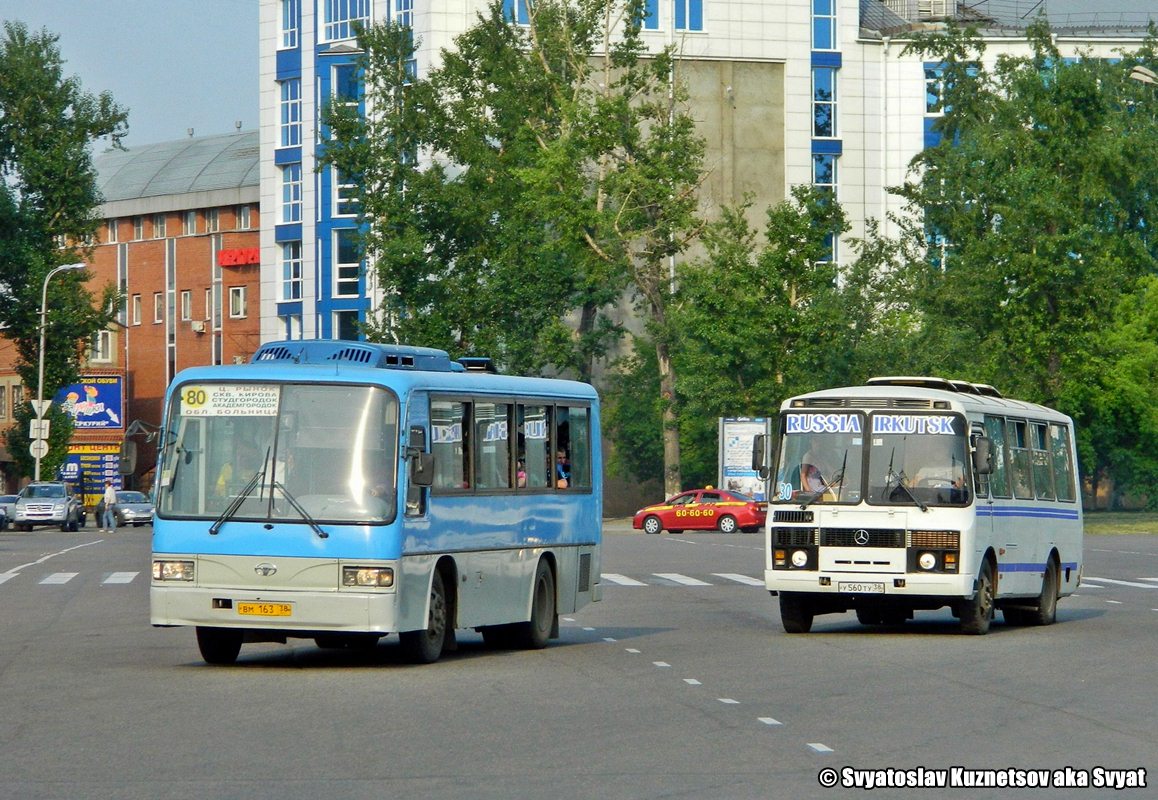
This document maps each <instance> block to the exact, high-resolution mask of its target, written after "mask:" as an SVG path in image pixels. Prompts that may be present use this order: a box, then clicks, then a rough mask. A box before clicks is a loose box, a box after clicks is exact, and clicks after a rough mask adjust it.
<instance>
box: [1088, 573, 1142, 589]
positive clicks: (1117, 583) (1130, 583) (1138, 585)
mask: <svg viewBox="0 0 1158 800" xmlns="http://www.w3.org/2000/svg"><path fill="white" fill-rule="evenodd" d="M1086 581H1098V582H1099V583H1112V584H1114V585H1115V586H1133V587H1135V588H1137V589H1158V586H1154V585H1153V584H1149V583H1138V582H1137V581H1116V580H1114V579H1113V578H1095V577H1093V576H1091V575H1083V576H1082V583H1085V582H1086Z"/></svg>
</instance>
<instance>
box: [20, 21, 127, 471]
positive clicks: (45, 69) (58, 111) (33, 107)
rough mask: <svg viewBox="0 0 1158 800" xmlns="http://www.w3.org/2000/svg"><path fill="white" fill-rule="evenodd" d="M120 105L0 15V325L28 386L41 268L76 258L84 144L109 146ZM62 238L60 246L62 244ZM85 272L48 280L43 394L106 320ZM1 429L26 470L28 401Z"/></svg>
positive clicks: (69, 372)
mask: <svg viewBox="0 0 1158 800" xmlns="http://www.w3.org/2000/svg"><path fill="white" fill-rule="evenodd" d="M126 119H127V115H126V112H125V111H124V110H122V109H120V108H119V107H117V105H116V104H115V103H114V102H113V100H112V97H111V96H110V95H109V94H108V93H107V92H104V93H101V94H99V95H92V94H89V93H86V92H85V91H84V90H83V89H82V88H81V84H80V81H79V80H78V79H77V78H75V77H65V76H64V71H63V61H62V60H61V56H60V51H59V48H58V47H57V37H56V36H55V35H53V34H50V33H48V32H47V31H41V32H39V33H30V32H29V31H28V29H27V28H26V27H25V26H24V25H23V24H22V23H19V22H6V23H4V37H3V39H2V40H0V328H3V329H4V336H5V337H6V338H8V339H10V340H12V342H13V343H14V344H15V346H16V351H17V353H18V355H19V359H20V363H19V364H18V365H17V370H18V372H19V374H20V377H21V380H22V382H23V384H24V386H25V388H26V390H28V391H33V392H34V391H35V387H36V385H37V363H38V360H39V330H40V305H41V291H42V288H43V283H44V279H45V277H46V276H47V275H48V273H49V271H50V270H52V269H54V268H55V267H57V266H59V265H61V264H68V263H76V262H79V261H83V260H84V255H85V250H84V249H83V247H82V246H80V245H79V243H81V242H84V241H85V240H86V239H87V238H88V237H90V236H91V235H92V234H93V233H94V232H95V230H96V226H97V223H98V219H97V216H96V212H95V209H96V206H97V205H98V204H99V202H100V198H99V196H98V192H97V188H96V173H95V170H94V168H93V165H92V158H91V155H90V152H89V148H90V146H91V145H92V143H93V142H94V141H95V140H97V139H99V138H102V137H106V136H107V137H110V139H111V140H112V142H113V143H114V144H116V143H118V142H119V140H120V138H121V137H122V136H123V135H124V134H125V132H126V131H127V126H126ZM62 242H63V243H65V244H63V245H62V244H61V243H62ZM84 275H85V273H83V272H66V273H63V274H61V275H60V276H59V277H57V278H54V279H53V280H52V281H51V283H50V285H49V288H48V298H49V299H48V304H47V308H48V310H49V313H48V315H47V320H46V322H47V325H46V331H47V334H48V335H47V336H46V337H45V353H44V362H45V369H44V394H45V397H46V399H51V398H52V396H53V395H54V394H55V392H56V389H57V388H58V387H60V386H63V385H66V384H68V383H71V382H73V381H75V380H76V379H77V378H78V369H79V363H80V357H81V355H82V353H83V345H84V344H87V342H88V341H89V340H90V339H91V338H92V337H93V335H94V334H95V333H96V332H97V331H99V330H101V329H103V328H105V327H106V326H107V325H108V324H109V322H110V320H111V319H112V315H111V306H112V302H113V300H114V299H115V297H116V294H115V291H114V290H113V289H112V287H109V288H106V289H105V291H104V293H103V295H102V297H101V299H100V300H99V301H97V300H95V299H94V298H93V297H92V296H91V295H90V294H89V292H88V291H86V289H85V288H84ZM13 411H14V415H15V418H16V422H17V424H16V425H15V426H14V427H13V428H11V429H9V431H8V432H7V434H6V437H7V445H8V449H9V452H10V453H11V454H12V457H13V459H14V460H15V461H16V463H17V465H18V467H19V468H20V469H21V470H22V471H23V472H24V473H25V474H30V473H31V471H32V470H31V466H30V465H31V463H32V459H31V457H30V456H29V455H28V437H27V434H28V419H29V417H30V416H31V408H30V406H29V405H28V404H26V403H21V404H19V405H18V406H16V408H14V409H13ZM51 419H52V436H51V437H50V440H49V443H50V450H49V454H48V456H47V457H46V458H44V459H42V460H41V468H42V473H47V474H48V475H52V474H53V473H54V472H55V469H56V467H57V466H58V465H59V464H60V463H61V462H62V461H63V459H64V455H65V453H66V450H67V442H68V440H69V438H70V436H69V434H70V432H71V420H70V418H69V417H68V415H66V414H63V413H59V412H58V411H57V410H54V411H53V413H52V416H51Z"/></svg>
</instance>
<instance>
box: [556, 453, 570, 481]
mask: <svg viewBox="0 0 1158 800" xmlns="http://www.w3.org/2000/svg"><path fill="white" fill-rule="evenodd" d="M570 485H571V460H570V459H568V458H567V451H566V450H559V451H558V452H557V453H555V486H556V487H557V488H559V489H566V488H567V487H568V486H570Z"/></svg>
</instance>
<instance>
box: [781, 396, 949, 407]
mask: <svg viewBox="0 0 1158 800" xmlns="http://www.w3.org/2000/svg"><path fill="white" fill-rule="evenodd" d="M792 407H793V408H933V407H934V406H933V401H932V400H920V399H914V398H911V397H809V398H805V399H804V400H794V401H793V406H792Z"/></svg>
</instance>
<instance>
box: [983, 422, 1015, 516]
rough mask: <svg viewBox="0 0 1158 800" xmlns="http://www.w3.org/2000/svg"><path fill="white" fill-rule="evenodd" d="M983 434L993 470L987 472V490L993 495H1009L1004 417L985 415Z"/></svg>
mask: <svg viewBox="0 0 1158 800" xmlns="http://www.w3.org/2000/svg"><path fill="white" fill-rule="evenodd" d="M985 435H986V436H988V437H989V442H990V445H991V447H992V453H993V462H992V466H993V471H992V472H991V473H989V490H990V491H991V492H992V493H993V496H994V497H1010V491H1009V470H1008V463H1009V462H1008V459H1007V457H1006V451H1007V450H1008V448H1007V447H1006V446H1005V418H1004V417H990V416H987V417H985Z"/></svg>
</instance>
